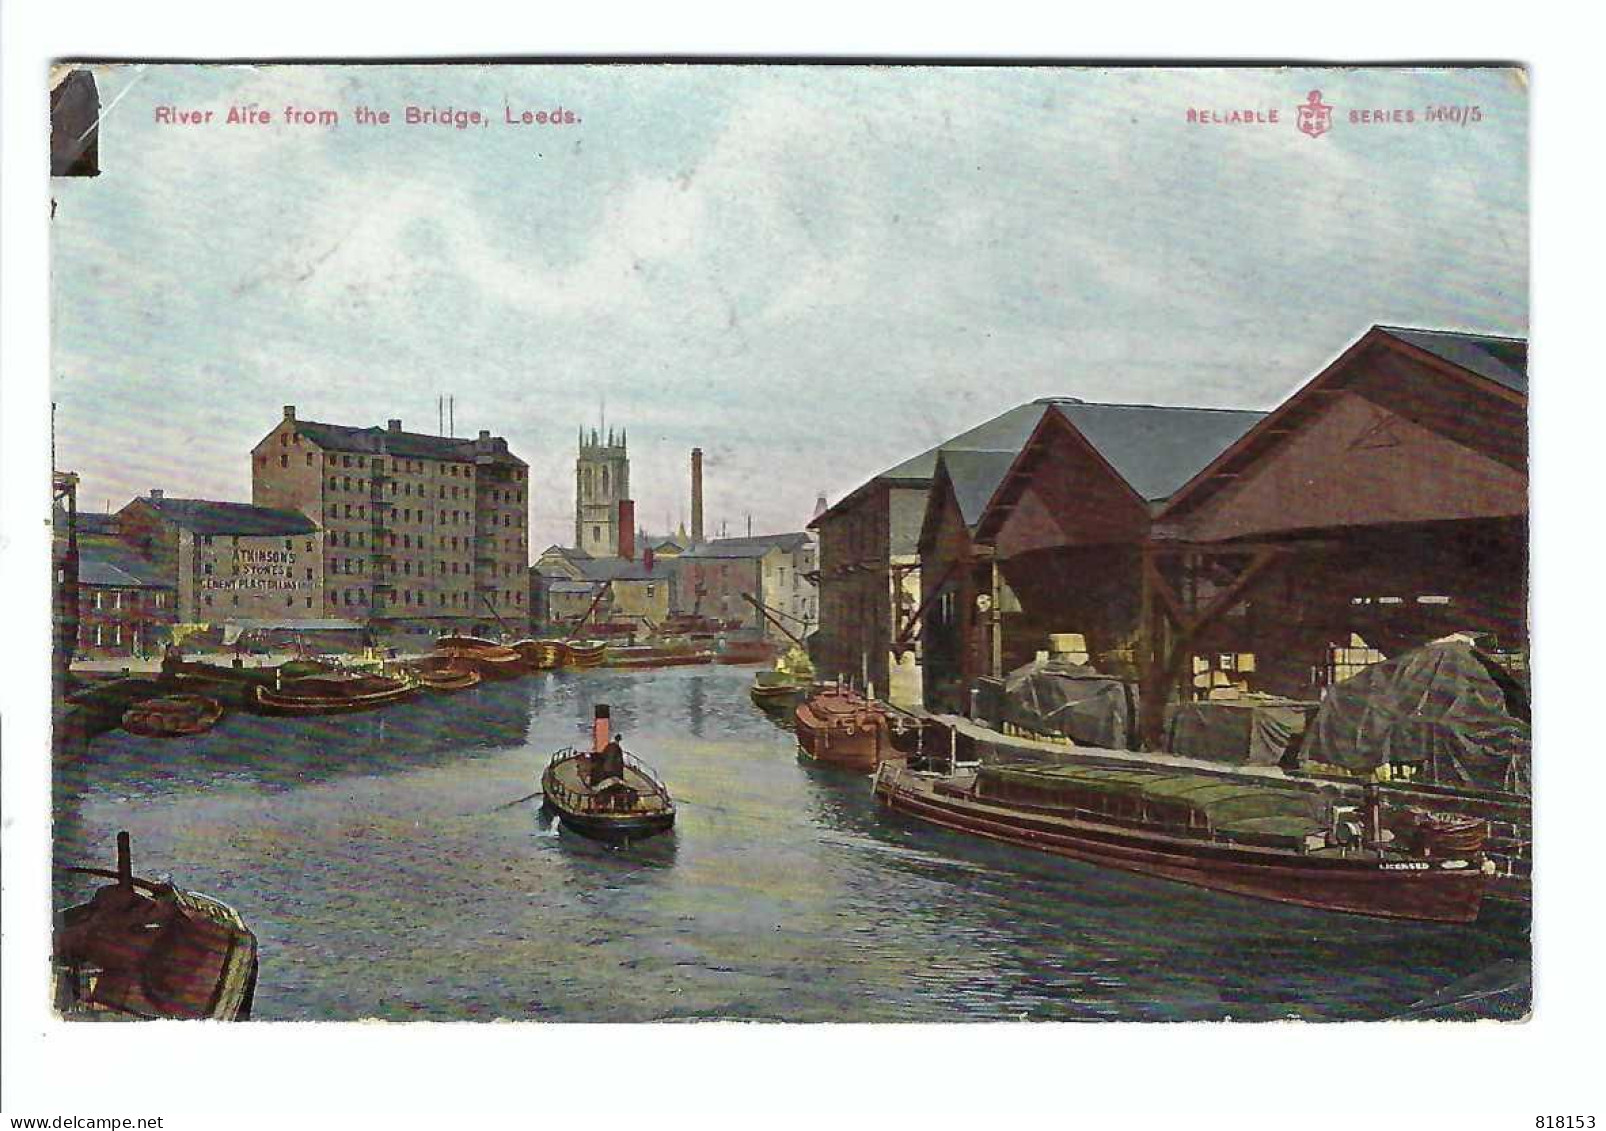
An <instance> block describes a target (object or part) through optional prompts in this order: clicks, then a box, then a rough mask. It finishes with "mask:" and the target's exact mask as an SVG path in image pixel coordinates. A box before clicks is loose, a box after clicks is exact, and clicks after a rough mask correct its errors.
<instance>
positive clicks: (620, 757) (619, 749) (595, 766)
mask: <svg viewBox="0 0 1606 1131" xmlns="http://www.w3.org/2000/svg"><path fill="white" fill-rule="evenodd" d="M623 737H624V736H623V735H621V734H615V735H612V736H611V737H610V738H609V739H608V744H607V745H606V746H604V747H603V748H602V749H601V750H600V751H599V752H598V753H597V755H596V757H595V758H594V759H593V760H592V764H591V784H592V785H600V784H601V783H603V782H605V781H607V780H608V779H609V778H617V779H620V780H623V778H624V776H625V749H624V747H623V746H621V745H619V740H620V739H621V738H623Z"/></svg>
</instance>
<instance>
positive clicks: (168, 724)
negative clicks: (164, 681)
mask: <svg viewBox="0 0 1606 1131" xmlns="http://www.w3.org/2000/svg"><path fill="white" fill-rule="evenodd" d="M222 717H223V704H221V703H219V702H218V701H217V700H216V699H213V698H210V697H209V696H206V695H163V696H160V697H158V698H155V699H142V700H140V701H139V702H138V703H135V704H134V705H133V706H131V707H130V708H128V710H126V711H124V712H123V729H124V730H126V731H128V732H129V733H130V734H140V735H144V736H145V737H146V738H183V737H186V736H188V735H192V734H203V733H205V732H206V731H209V730H211V729H212V728H213V727H214V726H216V725H217V722H218V720H219V719H221V718H222Z"/></svg>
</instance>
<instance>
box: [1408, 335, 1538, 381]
mask: <svg viewBox="0 0 1606 1131" xmlns="http://www.w3.org/2000/svg"><path fill="white" fill-rule="evenodd" d="M1377 329H1378V330H1381V331H1382V332H1383V333H1385V334H1387V335H1389V336H1390V337H1392V338H1398V339H1399V340H1400V341H1402V342H1405V343H1406V344H1408V345H1413V346H1415V347H1417V348H1418V349H1422V350H1426V351H1427V352H1428V353H1431V354H1433V355H1434V356H1435V357H1438V358H1441V359H1443V360H1444V361H1448V362H1449V363H1450V364H1452V365H1459V366H1460V367H1461V368H1462V369H1465V370H1468V371H1469V372H1472V373H1476V374H1477V375H1478V376H1480V377H1487V378H1488V379H1489V380H1491V381H1494V382H1497V383H1498V384H1501V385H1504V386H1505V387H1506V388H1508V389H1510V390H1511V391H1512V392H1514V393H1523V394H1526V393H1527V392H1528V341H1527V339H1526V338H1496V337H1492V336H1490V335H1488V334H1464V333H1462V332H1460V331H1458V330H1415V329H1410V328H1407V327H1404V326H1379V327H1377Z"/></svg>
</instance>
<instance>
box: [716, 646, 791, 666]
mask: <svg viewBox="0 0 1606 1131" xmlns="http://www.w3.org/2000/svg"><path fill="white" fill-rule="evenodd" d="M779 651H780V649H779V648H777V647H776V646H775V645H774V644H772V643H770V642H769V641H768V640H727V641H725V643H724V644H722V645H721V646H720V647H719V650H718V652H717V654H716V659H717V660H718V662H719V663H722V664H768V663H770V662H772V661H773V660H774V659H775V657H776V654H777V653H778V652H779Z"/></svg>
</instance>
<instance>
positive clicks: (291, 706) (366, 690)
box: [251, 675, 419, 715]
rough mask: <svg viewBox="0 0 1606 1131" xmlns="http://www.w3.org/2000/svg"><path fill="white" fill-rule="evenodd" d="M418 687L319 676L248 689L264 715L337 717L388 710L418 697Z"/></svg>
mask: <svg viewBox="0 0 1606 1131" xmlns="http://www.w3.org/2000/svg"><path fill="white" fill-rule="evenodd" d="M418 690H419V685H418V684H416V683H409V682H406V681H404V680H400V679H392V678H390V677H389V676H383V675H320V676H308V677H307V678H305V679H289V680H285V681H283V682H282V683H281V684H280V685H279V686H278V687H262V686H256V687H253V688H252V689H251V693H252V705H253V706H254V707H255V708H256V710H258V711H260V712H262V713H263V714H265V715H337V714H344V713H346V712H348V711H370V710H373V709H374V708H376V707H388V706H390V705H391V704H392V703H400V702H402V701H403V700H405V699H411V698H412V697H413V696H414V695H417V694H418Z"/></svg>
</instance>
